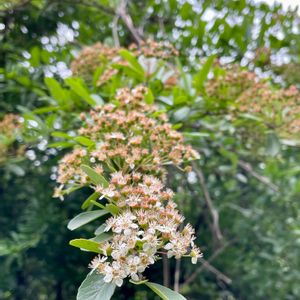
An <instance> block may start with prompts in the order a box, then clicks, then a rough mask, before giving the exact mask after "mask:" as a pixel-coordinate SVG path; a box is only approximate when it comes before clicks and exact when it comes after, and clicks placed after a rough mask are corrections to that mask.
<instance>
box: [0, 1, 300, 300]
mask: <svg viewBox="0 0 300 300" xmlns="http://www.w3.org/2000/svg"><path fill="white" fill-rule="evenodd" d="M0 15H1V21H0V33H1V37H0V40H1V49H0V52H1V55H0V76H1V81H0V85H1V98H0V120H2V121H1V124H0V141H1V148H0V153H1V158H0V178H1V179H0V182H1V185H0V199H1V200H0V226H1V227H0V228H1V231H0V238H1V240H0V264H1V274H0V299H39V300H42V299H56V300H60V299H75V297H76V296H75V295H76V290H77V288H78V286H79V284H80V282H81V281H82V280H83V279H84V277H85V276H86V274H87V272H88V270H87V264H88V261H89V259H90V257H91V255H90V254H89V253H82V252H80V251H77V249H75V248H74V249H73V248H72V247H71V246H69V245H68V241H69V240H70V239H72V238H74V237H75V234H74V233H72V232H68V230H67V227H66V224H67V222H68V220H69V219H70V218H72V217H73V216H74V215H75V214H77V213H78V212H79V207H80V205H81V202H82V200H83V199H85V198H86V196H87V195H88V192H87V191H82V192H76V193H75V194H72V195H70V196H68V197H66V200H65V201H64V202H59V201H58V200H56V199H53V198H52V194H53V188H54V179H55V170H56V169H55V168H56V167H55V166H56V165H57V161H58V160H59V158H60V157H61V156H62V155H63V153H65V152H66V151H68V147H69V146H72V145H74V143H75V141H74V140H73V139H72V138H71V139H70V138H68V136H72V135H73V133H74V129H76V128H77V127H78V126H79V123H80V120H79V118H78V113H79V112H81V111H84V110H87V109H89V106H90V104H91V102H92V103H94V102H95V103H98V104H100V103H102V102H103V101H104V102H105V101H108V100H109V99H110V98H111V97H113V95H114V94H115V91H116V90H117V89H118V88H119V87H121V86H124V85H128V86H133V85H135V84H138V83H145V77H143V76H141V73H140V68H142V69H143V67H144V69H143V72H145V73H146V69H145V65H144V66H143V61H142V60H141V59H139V60H138V61H137V60H132V59H131V58H130V57H128V54H127V55H125V60H127V61H128V62H129V65H130V68H131V69H130V72H129V71H128V69H126V68H125V67H120V69H121V71H120V72H119V74H117V75H115V76H113V77H112V78H111V79H109V80H108V82H105V83H104V84H101V85H99V84H97V79H98V78H99V76H100V75H101V74H103V73H102V72H103V71H104V68H101V67H100V68H96V69H93V72H94V73H93V74H92V72H91V73H90V76H91V75H93V76H91V77H89V78H87V77H85V76H83V75H82V74H81V78H78V77H71V76H72V72H71V70H70V64H71V61H72V60H73V59H74V57H77V55H78V52H79V51H80V49H81V48H82V46H83V45H93V44H95V43H96V42H102V43H105V44H106V45H108V46H110V47H112V46H122V47H128V46H129V45H130V44H131V43H132V42H137V40H139V39H142V38H151V39H153V40H167V41H170V42H171V43H173V44H174V46H175V47H176V49H177V50H179V52H180V56H179V57H178V58H177V59H172V61H171V62H165V61H161V60H156V61H155V60H154V61H152V63H153V68H154V69H155V70H157V72H156V73H153V75H151V76H149V78H147V84H148V86H149V87H150V89H151V91H152V94H153V99H154V100H155V101H156V102H157V103H158V105H160V106H161V109H164V110H166V111H167V112H168V114H169V116H170V119H171V121H172V123H173V124H175V127H177V128H179V130H181V131H183V132H184V134H185V136H186V140H187V142H189V143H191V144H193V145H194V146H195V147H196V148H197V149H199V151H200V153H201V156H202V157H201V159H200V161H199V162H197V163H195V164H194V171H193V172H190V173H188V175H186V174H182V173H180V172H178V171H176V172H172V176H171V177H170V178H168V181H169V185H170V186H171V187H172V188H173V189H174V190H175V191H176V192H177V196H176V197H177V200H178V204H179V207H180V209H181V210H182V212H183V213H184V215H185V216H186V218H187V220H188V221H189V222H191V223H192V224H193V225H194V226H195V228H196V230H197V236H198V239H197V243H198V244H200V246H202V250H203V252H204V258H205V260H206V263H204V264H203V265H197V266H193V265H190V264H189V263H187V264H186V263H185V262H184V261H181V262H178V261H177V262H176V261H171V262H170V263H169V264H166V263H165V264H164V265H159V264H158V265H157V266H155V267H154V268H152V269H150V270H149V271H148V273H149V274H148V275H149V277H150V278H153V279H154V280H155V281H156V282H160V283H164V284H165V285H169V286H170V287H172V288H174V284H175V285H176V287H175V288H177V289H178V288H179V289H180V292H181V293H182V294H184V295H185V296H186V297H187V299H195V300H196V299H197V300H198V299H299V295H300V285H299V281H300V271H299V270H300V256H299V250H298V249H299V244H300V216H299V211H300V204H299V202H298V199H299V192H300V181H299V176H300V167H299V166H298V161H299V158H300V152H299V129H300V127H299V125H298V123H297V120H298V119H299V112H298V111H297V107H298V106H299V102H300V99H299V95H298V93H299V92H298V91H297V89H294V87H293V86H295V87H297V88H299V85H300V82H299V75H300V67H299V66H300V60H299V59H300V58H299V53H300V38H299V30H300V21H299V20H300V19H299V16H298V15H297V12H296V11H292V10H289V11H284V10H283V9H282V7H281V6H280V5H275V6H272V7H270V6H268V5H267V4H265V3H263V2H259V1H256V2H253V1H246V0H244V1H234V0H227V1H224V0H222V1H221V0H220V1H218V0H216V1H205V0H203V1H202V0H201V1H176V0H168V1H167V0H166V1H160V0H155V1H150V0H149V1H118V0H115V1H105V0H93V1H87V0H86V1H85V0H73V1H68V0H64V1H54V0H31V1H30V0H14V1H1V0H0ZM128 18H129V21H128ZM130 20H131V21H132V23H133V26H130ZM110 63H111V62H110V61H109V60H107V61H105V63H104V66H105V67H108V65H109V64H110ZM170 69H171V70H173V73H172V72H171V73H167V71H170ZM174 70H175V71H174ZM253 71H254V72H255V73H256V74H257V77H255V79H253V76H254V75H253V73H252V72H253ZM145 73H143V74H144V75H145ZM168 74H169V75H168ZM170 74H173V75H174V74H175V75H176V76H175V82H174V80H173V84H170V83H172V80H171V81H169V84H170V86H168V84H167V79H168V78H170ZM79 75H80V74H79ZM49 77H50V78H49ZM45 78H46V79H45ZM257 78H260V79H257ZM257 82H259V85H257ZM292 85H293V86H292ZM291 86H292V87H291ZM251 88H252V90H251ZM259 88H260V89H262V92H261V93H257V94H256V93H254V91H257V90H259ZM283 89H284V90H283ZM249 90H250V91H251V93H250V94H249ZM254 94H255V101H256V102H255V104H258V105H259V109H258V110H257V109H255V108H256V107H257V106H255V107H254V102H253V101H250V100H252V99H253V98H254V97H253V95H254ZM245 99H246V102H245ZM247 99H250V100H249V102H247ZM269 99H271V100H272V101H269ZM282 99H283V100H284V101H281V100H282ZM150 100H151V99H150ZM273 100H274V101H273ZM279 100H280V101H279ZM245 105H246V107H245ZM291 107H292V110H291V109H290V108H291ZM274 110H275V114H274V113H273V112H274ZM8 114H18V115H21V116H22V118H23V120H24V126H23V127H24V128H23V129H22V128H19V127H18V126H15V127H13V128H12V130H10V131H9V130H8V126H7V123H6V122H5V117H4V116H7V115H8ZM66 137H67V139H66ZM86 230H88V229H86ZM82 233H84V232H82ZM79 234H80V232H79ZM76 236H78V233H76ZM162 268H163V272H162V271H161V270H162ZM174 274H179V276H177V279H176V278H174ZM175 277H176V276H175ZM114 297H115V299H134V300H144V299H154V298H153V297H154V296H153V295H152V294H151V293H149V294H148V293H147V292H144V291H143V290H142V289H140V288H139V287H132V285H128V286H126V287H125V289H122V293H120V292H119V293H118V294H116V295H115V296H114Z"/></svg>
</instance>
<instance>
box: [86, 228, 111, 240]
mask: <svg viewBox="0 0 300 300" xmlns="http://www.w3.org/2000/svg"><path fill="white" fill-rule="evenodd" d="M103 225H105V224H103ZM111 238H112V233H107V232H103V233H100V234H98V235H97V236H95V237H93V238H92V239H90V241H94V242H97V243H101V242H104V241H107V240H110V239H111Z"/></svg>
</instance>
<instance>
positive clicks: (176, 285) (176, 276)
mask: <svg viewBox="0 0 300 300" xmlns="http://www.w3.org/2000/svg"><path fill="white" fill-rule="evenodd" d="M180 263H181V259H176V265H175V274H174V291H175V292H179V279H180Z"/></svg>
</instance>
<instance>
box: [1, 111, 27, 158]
mask: <svg viewBox="0 0 300 300" xmlns="http://www.w3.org/2000/svg"><path fill="white" fill-rule="evenodd" d="M21 126H22V124H21V123H20V116H18V115H14V114H6V115H5V116H4V117H3V119H2V120H1V121H0V163H3V162H5V161H6V160H7V159H8V157H14V158H16V157H20V156H22V155H23V154H24V151H25V149H24V147H22V146H19V147H15V146H14V143H15V141H16V138H17V135H18V133H19V131H20V129H21Z"/></svg>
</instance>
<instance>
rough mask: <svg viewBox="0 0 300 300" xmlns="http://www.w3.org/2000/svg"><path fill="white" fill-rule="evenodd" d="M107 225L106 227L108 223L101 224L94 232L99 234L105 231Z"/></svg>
mask: <svg viewBox="0 0 300 300" xmlns="http://www.w3.org/2000/svg"><path fill="white" fill-rule="evenodd" d="M105 227H106V224H102V225H100V226H99V227H98V228H97V229H96V230H95V232H94V234H95V235H99V234H101V233H103V232H104V229H105Z"/></svg>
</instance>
